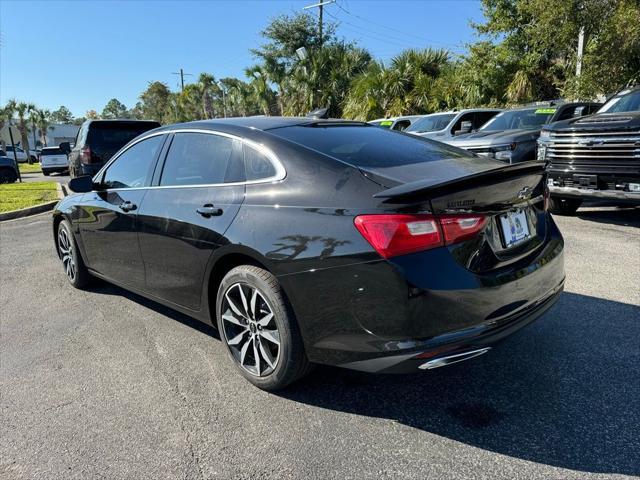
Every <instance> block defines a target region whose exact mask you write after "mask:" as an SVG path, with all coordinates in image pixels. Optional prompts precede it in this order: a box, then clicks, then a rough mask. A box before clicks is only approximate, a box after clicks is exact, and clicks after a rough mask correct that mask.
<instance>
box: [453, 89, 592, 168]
mask: <svg viewBox="0 0 640 480" xmlns="http://www.w3.org/2000/svg"><path fill="white" fill-rule="evenodd" d="M600 106H601V104H599V103H591V102H571V103H564V104H549V105H537V106H533V107H525V108H515V109H512V110H505V111H504V112H502V113H500V114H498V115H496V116H495V117H493V118H492V119H491V120H489V121H488V122H487V123H485V124H484V125H483V126H482V127H480V128H479V129H478V131H477V132H475V133H470V134H468V135H461V136H459V137H456V138H453V139H449V140H445V141H446V142H447V143H448V144H449V145H453V146H455V147H459V148H464V149H465V150H469V151H470V152H473V153H475V154H477V155H482V156H485V157H491V158H495V159H496V160H501V161H503V162H506V163H518V162H525V161H530V160H535V159H536V151H537V141H538V137H539V136H540V131H541V129H542V126H543V125H545V124H548V123H553V122H557V121H559V120H564V119H567V118H574V117H580V116H582V115H589V114H590V113H593V112H595V111H596V110H598V108H600Z"/></svg>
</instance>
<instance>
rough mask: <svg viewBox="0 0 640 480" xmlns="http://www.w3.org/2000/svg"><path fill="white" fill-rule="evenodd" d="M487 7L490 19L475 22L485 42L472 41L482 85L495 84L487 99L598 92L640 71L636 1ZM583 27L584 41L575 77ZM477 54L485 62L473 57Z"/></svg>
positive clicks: (547, 0)
mask: <svg viewBox="0 0 640 480" xmlns="http://www.w3.org/2000/svg"><path fill="white" fill-rule="evenodd" d="M482 6H483V13H484V17H485V19H486V21H485V22H483V23H480V24H476V25H474V26H475V28H476V30H477V31H478V33H479V34H480V36H481V37H483V38H484V39H485V40H484V41H485V42H487V44H485V45H484V46H483V48H482V49H478V48H474V47H473V46H472V47H471V48H470V54H469V56H468V57H467V58H468V59H469V61H470V63H471V64H474V65H476V66H478V67H479V69H478V70H477V72H479V73H480V75H479V76H480V77H481V80H482V82H483V84H484V85H483V87H484V88H486V87H489V89H490V90H493V91H494V92H493V93H490V94H487V93H484V92H483V94H482V96H484V97H485V98H486V97H487V95H490V96H493V95H494V94H497V96H498V97H500V98H499V100H502V101H506V102H508V103H518V102H524V101H531V100H548V99H553V98H557V97H559V96H561V95H566V96H569V97H576V98H578V97H579V98H592V97H594V96H596V95H598V94H603V93H608V92H612V91H615V90H618V89H620V88H621V87H623V86H624V85H626V84H627V83H628V82H630V81H634V80H636V81H637V80H638V78H639V77H640V22H638V18H640V3H639V2H638V1H637V0H567V1H563V2H558V1H556V0H482ZM581 28H584V32H585V45H586V46H585V53H584V58H583V67H582V75H581V76H580V77H577V76H576V73H575V70H576V61H577V46H578V41H577V39H578V34H579V32H580V29H581ZM478 53H479V54H481V55H482V57H483V59H484V60H485V63H484V66H482V65H480V62H479V61H478V60H477V59H474V58H473V57H474V55H477V54H478ZM490 69H492V70H493V71H490ZM472 75H473V74H472ZM498 76H502V78H503V79H505V80H506V81H507V84H506V86H504V84H503V81H500V80H499V79H498V78H497V77H498ZM487 80H489V81H487Z"/></svg>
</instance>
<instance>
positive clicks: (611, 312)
mask: <svg viewBox="0 0 640 480" xmlns="http://www.w3.org/2000/svg"><path fill="white" fill-rule="evenodd" d="M280 395H281V396H282V397H284V398H288V399H290V400H293V401H297V402H302V403H305V404H309V405H314V406H317V407H321V408H325V409H330V410H336V411H340V412H348V413H351V414H356V415H364V416H370V417H379V418H386V419H390V420H394V421H397V422H400V423H402V424H404V425H407V426H410V427H413V428H417V429H420V430H424V431H427V432H430V433H433V434H436V435H440V436H444V437H447V438H450V439H452V440H456V441H458V442H463V443H465V444H469V445H472V446H475V447H478V448H482V449H485V450H489V451H493V452H496V453H500V454H503V455H509V456H511V457H516V458H519V459H524V460H529V461H532V462H537V463H541V464H546V465H551V466H556V467H563V468H569V469H573V470H578V471H583V472H594V473H618V474H630V475H634V474H635V475H637V474H640V462H639V461H638V459H640V435H638V431H639V430H638V425H640V308H639V307H637V306H634V305H629V304H624V303H619V302H614V301H608V300H603V299H599V298H595V297H589V296H584V295H578V294H573V293H565V294H564V295H563V297H562V298H561V299H560V301H559V303H558V304H557V305H556V306H555V307H553V308H552V309H551V310H550V311H549V312H548V313H547V314H546V315H545V316H544V317H543V318H542V319H540V320H539V321H538V322H536V323H534V324H533V325H531V326H529V327H527V328H525V329H523V330H522V331H520V332H518V333H517V334H515V335H513V336H512V337H510V338H508V339H507V340H505V341H504V342H502V343H501V344H499V345H497V346H496V347H495V348H494V349H493V350H492V351H491V352H489V353H488V354H487V355H484V356H483V357H479V358H477V359H474V360H470V361H468V362H463V363H460V364H457V365H452V366H449V367H445V368H441V369H437V370H432V371H430V372H425V373H420V374H413V375H400V376H387V375H373V374H366V373H360V372H351V371H347V370H343V369H339V368H329V367H320V368H318V369H317V370H316V371H315V372H314V373H313V374H311V375H310V376H309V377H307V378H306V379H304V380H302V381H300V382H299V383H297V384H294V385H293V386H291V387H290V388H289V389H287V390H285V391H283V392H281V393H280Z"/></svg>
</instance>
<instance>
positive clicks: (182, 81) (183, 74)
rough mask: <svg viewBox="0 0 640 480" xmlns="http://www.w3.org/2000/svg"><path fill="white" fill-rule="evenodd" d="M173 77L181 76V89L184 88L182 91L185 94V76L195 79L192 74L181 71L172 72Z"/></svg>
mask: <svg viewBox="0 0 640 480" xmlns="http://www.w3.org/2000/svg"><path fill="white" fill-rule="evenodd" d="M171 73H172V74H173V75H180V87H181V88H182V91H183V92H184V76H185V75H189V76H191V77H193V74H192V73H184V70H182V69H180V72H171Z"/></svg>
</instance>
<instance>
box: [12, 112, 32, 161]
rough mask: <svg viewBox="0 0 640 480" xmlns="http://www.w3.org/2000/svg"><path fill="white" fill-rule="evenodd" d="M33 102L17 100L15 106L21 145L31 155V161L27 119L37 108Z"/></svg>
mask: <svg viewBox="0 0 640 480" xmlns="http://www.w3.org/2000/svg"><path fill="white" fill-rule="evenodd" d="M35 108H36V107H35V105H34V104H33V103H27V102H17V103H16V106H15V113H16V115H17V116H18V124H17V125H16V127H17V128H18V131H19V132H20V146H21V147H22V149H23V150H24V151H25V153H26V154H27V156H28V157H29V163H31V156H30V155H29V128H28V127H27V121H28V118H29V115H30V114H31V112H32V111H33V110H34V109H35Z"/></svg>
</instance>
